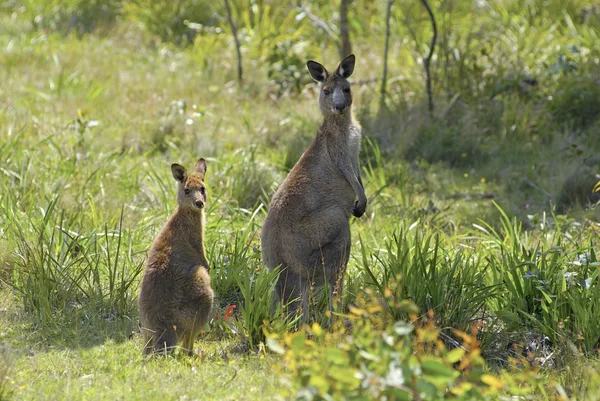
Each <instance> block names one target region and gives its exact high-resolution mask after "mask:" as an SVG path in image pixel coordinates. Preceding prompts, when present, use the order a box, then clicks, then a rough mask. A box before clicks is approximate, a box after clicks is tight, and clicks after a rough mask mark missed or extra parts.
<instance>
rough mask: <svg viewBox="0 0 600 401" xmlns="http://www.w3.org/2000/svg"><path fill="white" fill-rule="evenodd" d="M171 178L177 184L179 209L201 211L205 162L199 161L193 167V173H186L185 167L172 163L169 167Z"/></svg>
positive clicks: (204, 196)
mask: <svg viewBox="0 0 600 401" xmlns="http://www.w3.org/2000/svg"><path fill="white" fill-rule="evenodd" d="M171 172H172V173H173V178H175V180H176V181H177V182H179V189H178V191H177V202H178V203H179V207H181V208H192V209H195V210H201V209H203V208H204V204H205V202H206V187H205V186H204V174H205V173H206V161H205V160H204V159H202V158H201V159H199V160H198V161H197V162H196V166H194V171H192V172H191V173H189V174H188V173H187V171H186V169H185V167H183V166H182V165H180V164H177V163H173V164H172V165H171Z"/></svg>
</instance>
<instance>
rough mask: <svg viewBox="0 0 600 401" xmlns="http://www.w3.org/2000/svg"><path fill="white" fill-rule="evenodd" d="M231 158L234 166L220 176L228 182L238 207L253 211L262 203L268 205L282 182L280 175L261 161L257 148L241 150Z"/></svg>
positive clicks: (230, 166)
mask: <svg viewBox="0 0 600 401" xmlns="http://www.w3.org/2000/svg"><path fill="white" fill-rule="evenodd" d="M230 157H231V160H232V164H230V165H229V166H228V168H227V169H225V170H224V171H222V172H220V173H219V174H222V176H223V177H224V179H225V180H226V181H227V186H228V187H229V191H230V193H231V198H232V199H233V200H234V201H235V202H237V206H238V207H239V208H242V209H245V210H246V211H253V210H254V209H255V208H256V207H258V206H259V205H260V204H261V203H262V204H263V205H268V204H269V201H270V199H271V196H272V194H273V193H274V192H275V189H276V188H277V185H278V184H279V183H280V182H281V181H282V178H281V176H280V174H278V173H277V172H276V171H275V169H274V168H273V167H271V166H269V165H267V164H266V163H265V162H263V161H261V160H260V159H259V157H258V155H257V148H256V147H252V148H250V149H239V150H238V151H236V152H234V153H233V154H232V155H231V156H230Z"/></svg>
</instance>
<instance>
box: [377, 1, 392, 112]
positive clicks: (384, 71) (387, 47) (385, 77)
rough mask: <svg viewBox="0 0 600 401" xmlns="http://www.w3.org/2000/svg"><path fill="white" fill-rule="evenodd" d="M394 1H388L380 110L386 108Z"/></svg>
mask: <svg viewBox="0 0 600 401" xmlns="http://www.w3.org/2000/svg"><path fill="white" fill-rule="evenodd" d="M393 2H394V0H388V3H387V12H386V15H385V47H384V49H383V76H382V77H381V100H380V101H379V109H380V110H381V109H382V108H383V107H384V106H385V86H386V83H387V60H388V49H389V45H390V18H391V12H392V3H393Z"/></svg>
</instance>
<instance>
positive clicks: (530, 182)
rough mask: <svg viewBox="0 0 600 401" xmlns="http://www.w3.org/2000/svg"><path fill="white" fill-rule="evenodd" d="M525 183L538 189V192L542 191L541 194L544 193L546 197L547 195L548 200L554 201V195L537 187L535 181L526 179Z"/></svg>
mask: <svg viewBox="0 0 600 401" xmlns="http://www.w3.org/2000/svg"><path fill="white" fill-rule="evenodd" d="M524 181H525V183H526V184H527V185H529V186H530V187H531V188H534V189H537V190H538V191H540V192H541V193H543V194H544V195H546V196H547V197H548V198H550V199H554V197H553V196H552V194H551V193H550V192H548V191H546V190H544V189H542V188H540V187H538V186H537V185H535V183H534V182H533V181H531V180H530V179H529V178H525V179H524Z"/></svg>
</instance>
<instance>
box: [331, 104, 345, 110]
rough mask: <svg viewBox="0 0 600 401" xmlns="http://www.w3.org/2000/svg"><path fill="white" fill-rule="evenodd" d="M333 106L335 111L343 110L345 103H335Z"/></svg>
mask: <svg viewBox="0 0 600 401" xmlns="http://www.w3.org/2000/svg"><path fill="white" fill-rule="evenodd" d="M333 108H334V109H335V111H344V109H345V108H346V105H344V104H336V105H335V106H334V107H333Z"/></svg>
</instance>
